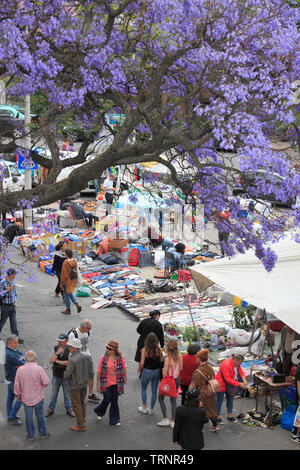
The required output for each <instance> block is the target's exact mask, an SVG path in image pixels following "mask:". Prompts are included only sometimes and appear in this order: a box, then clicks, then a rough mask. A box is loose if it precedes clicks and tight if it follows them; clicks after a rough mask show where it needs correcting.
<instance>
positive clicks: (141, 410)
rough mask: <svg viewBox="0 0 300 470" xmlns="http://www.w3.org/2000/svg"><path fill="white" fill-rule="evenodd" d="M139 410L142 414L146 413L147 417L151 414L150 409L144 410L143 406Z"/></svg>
mask: <svg viewBox="0 0 300 470" xmlns="http://www.w3.org/2000/svg"><path fill="white" fill-rule="evenodd" d="M138 410H139V412H140V413H144V414H145V415H147V414H148V413H149V408H144V407H143V406H139V407H138Z"/></svg>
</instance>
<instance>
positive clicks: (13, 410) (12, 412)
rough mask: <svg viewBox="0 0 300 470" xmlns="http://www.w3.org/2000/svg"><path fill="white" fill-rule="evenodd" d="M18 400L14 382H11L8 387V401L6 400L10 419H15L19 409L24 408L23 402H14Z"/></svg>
mask: <svg viewBox="0 0 300 470" xmlns="http://www.w3.org/2000/svg"><path fill="white" fill-rule="evenodd" d="M16 398H17V395H15V394H14V382H11V383H10V384H8V386H7V399H6V411H7V417H8V418H9V419H14V418H15V417H16V414H17V413H18V411H19V409H20V408H21V406H22V402H21V401H18V400H16V401H15V403H14V400H15V399H16Z"/></svg>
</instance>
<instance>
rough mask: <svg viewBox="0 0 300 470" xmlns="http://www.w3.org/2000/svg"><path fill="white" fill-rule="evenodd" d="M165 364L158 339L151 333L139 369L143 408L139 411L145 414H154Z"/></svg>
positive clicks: (143, 349)
mask: <svg viewBox="0 0 300 470" xmlns="http://www.w3.org/2000/svg"><path fill="white" fill-rule="evenodd" d="M162 363H163V353H162V350H161V349H160V347H159V343H158V338H157V336H156V334H155V333H149V334H148V336H147V338H146V341H145V346H144V347H143V348H142V350H141V361H140V364H139V368H138V375H140V376H141V395H142V403H143V406H139V408H138V410H139V411H140V412H141V413H144V414H147V413H149V414H152V411H153V408H154V405H155V403H156V398H157V388H158V384H159V377H160V370H161V366H162ZM149 382H151V403H150V408H148V407H147V387H148V384H149Z"/></svg>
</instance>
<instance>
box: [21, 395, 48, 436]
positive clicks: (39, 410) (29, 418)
mask: <svg viewBox="0 0 300 470" xmlns="http://www.w3.org/2000/svg"><path fill="white" fill-rule="evenodd" d="M24 410H25V422H26V429H27V435H28V437H30V438H33V437H34V424H33V410H34V412H35V416H36V419H37V423H38V430H39V435H40V437H43V436H45V435H46V434H47V428H46V421H45V416H44V400H41V401H40V402H39V403H37V404H36V405H34V406H27V405H25V404H24Z"/></svg>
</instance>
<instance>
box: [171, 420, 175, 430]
mask: <svg viewBox="0 0 300 470" xmlns="http://www.w3.org/2000/svg"><path fill="white" fill-rule="evenodd" d="M174 425H175V423H174V421H170V428H172V429H173V428H174Z"/></svg>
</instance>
